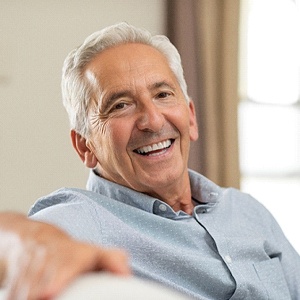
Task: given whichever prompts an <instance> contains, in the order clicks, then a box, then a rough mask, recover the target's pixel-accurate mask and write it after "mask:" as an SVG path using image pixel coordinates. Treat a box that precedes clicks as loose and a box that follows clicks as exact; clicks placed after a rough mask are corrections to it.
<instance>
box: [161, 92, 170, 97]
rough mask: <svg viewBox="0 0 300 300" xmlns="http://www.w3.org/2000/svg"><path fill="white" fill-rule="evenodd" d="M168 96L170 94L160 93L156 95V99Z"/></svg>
mask: <svg viewBox="0 0 300 300" xmlns="http://www.w3.org/2000/svg"><path fill="white" fill-rule="evenodd" d="M168 96H170V94H169V93H167V92H161V93H159V94H158V98H167V97H168Z"/></svg>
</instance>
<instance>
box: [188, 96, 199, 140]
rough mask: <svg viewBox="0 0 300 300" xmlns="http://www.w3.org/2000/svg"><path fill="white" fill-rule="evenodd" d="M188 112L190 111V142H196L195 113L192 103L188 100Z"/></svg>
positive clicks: (196, 126)
mask: <svg viewBox="0 0 300 300" xmlns="http://www.w3.org/2000/svg"><path fill="white" fill-rule="evenodd" d="M189 110H190V140H191V141H193V142H194V141H196V140H197V139H198V134H199V133H198V124H197V118H196V111H195V105H194V102H193V101H192V100H191V99H190V102H189Z"/></svg>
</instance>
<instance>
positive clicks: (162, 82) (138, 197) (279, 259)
mask: <svg viewBox="0 0 300 300" xmlns="http://www.w3.org/2000/svg"><path fill="white" fill-rule="evenodd" d="M62 91H63V99H64V105H65V107H66V110H67V112H68V115H69V119H70V123H71V138H72V143H73V146H74V148H75V150H76V151H77V153H78V155H79V156H80V158H81V160H82V161H83V162H84V163H85V165H86V166H87V167H88V168H91V173H90V177H89V179H88V183H87V190H80V189H69V188H68V189H66V188H64V189H61V190H58V191H56V192H54V193H52V194H50V195H48V196H45V197H43V198H41V199H40V200H38V201H37V202H36V204H35V205H34V206H33V207H32V208H31V210H30V213H29V215H30V218H31V219H33V220H37V221H43V222H47V223H51V224H55V225H57V226H58V227H60V228H62V229H64V230H65V231H66V232H67V233H68V234H69V235H71V236H72V237H73V238H75V239H77V240H80V241H82V242H87V243H92V244H95V245H100V246H105V247H117V248H121V249H125V250H126V251H127V252H128V253H129V256H130V267H131V269H132V272H133V273H134V274H135V275H136V276H139V277H141V278H148V279H151V280H154V281H157V282H160V283H162V284H164V285H166V286H169V287H171V288H174V289H177V290H178V291H181V292H183V293H185V294H186V295H188V296H191V297H194V298H198V299H300V271H299V270H300V258H299V255H298V254H297V253H296V251H295V250H294V249H293V248H292V246H291V245H290V244H289V242H288V241H287V240H286V238H285V237H284V235H283V233H282V231H281V230H280V228H279V226H278V225H277V223H276V221H275V220H274V219H273V217H272V216H271V215H270V213H269V212H268V211H266V209H265V208H264V207H262V206H261V205H260V204H259V203H258V202H257V201H255V200H254V199H253V198H251V197H250V196H249V195H245V194H243V193H241V192H239V191H237V190H234V189H223V188H221V187H219V186H217V185H216V184H214V183H212V182H211V181H209V180H208V179H206V178H205V177H203V176H202V175H200V174H197V173H196V172H193V171H191V170H189V169H188V167H187V161H188V153H189V146H190V142H191V141H194V140H196V139H197V138H198V130H197V123H196V118H195V111H194V104H193V102H192V101H191V99H189V97H188V95H187V88H186V83H185V80H184V76H183V70H182V67H181V62H180V56H179V54H178V52H177V50H176V49H175V47H174V46H173V45H172V44H171V43H170V42H169V40H168V39H167V38H166V37H163V36H151V35H150V34H149V33H148V32H147V31H145V30H142V29H138V28H135V27H133V26H130V25H127V24H125V23H121V24H117V25H115V26H111V27H108V28H106V29H104V30H102V31H99V32H96V33H94V34H92V35H91V36H90V37H88V38H87V39H86V40H85V42H84V43H83V44H82V45H81V46H80V47H78V48H77V49H75V50H73V51H72V52H71V53H70V54H69V56H68V57H67V58H66V60H65V64H64V68H63V79H62Z"/></svg>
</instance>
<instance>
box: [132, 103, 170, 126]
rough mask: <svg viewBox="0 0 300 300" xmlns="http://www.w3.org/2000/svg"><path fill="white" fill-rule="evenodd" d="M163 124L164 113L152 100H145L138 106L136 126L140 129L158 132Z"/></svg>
mask: <svg viewBox="0 0 300 300" xmlns="http://www.w3.org/2000/svg"><path fill="white" fill-rule="evenodd" d="M163 125H164V115H163V114H162V111H161V110H160V108H159V107H157V106H156V104H155V103H154V102H153V101H147V103H143V104H141V103H140V105H139V107H138V117H137V120H136V126H137V128H138V129H139V130H141V131H149V132H159V131H160V130H161V129H162V127H163Z"/></svg>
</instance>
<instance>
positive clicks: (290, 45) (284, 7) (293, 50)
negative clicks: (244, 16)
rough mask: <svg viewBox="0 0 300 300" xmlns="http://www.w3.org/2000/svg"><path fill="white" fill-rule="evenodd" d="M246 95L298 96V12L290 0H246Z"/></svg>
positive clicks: (275, 100) (266, 98)
mask: <svg viewBox="0 0 300 300" xmlns="http://www.w3.org/2000/svg"><path fill="white" fill-rule="evenodd" d="M249 9H250V10H249V15H248V32H247V44H248V46H247V52H248V53H247V66H246V70H247V71H246V72H247V78H248V80H247V95H248V99H251V100H253V101H255V102H260V103H270V104H283V105H284V104H292V103H296V102H297V101H298V100H299V90H300V89H299V86H300V38H299V37H300V13H299V9H298V8H297V6H296V3H295V2H294V1H292V0H260V1H249Z"/></svg>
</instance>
